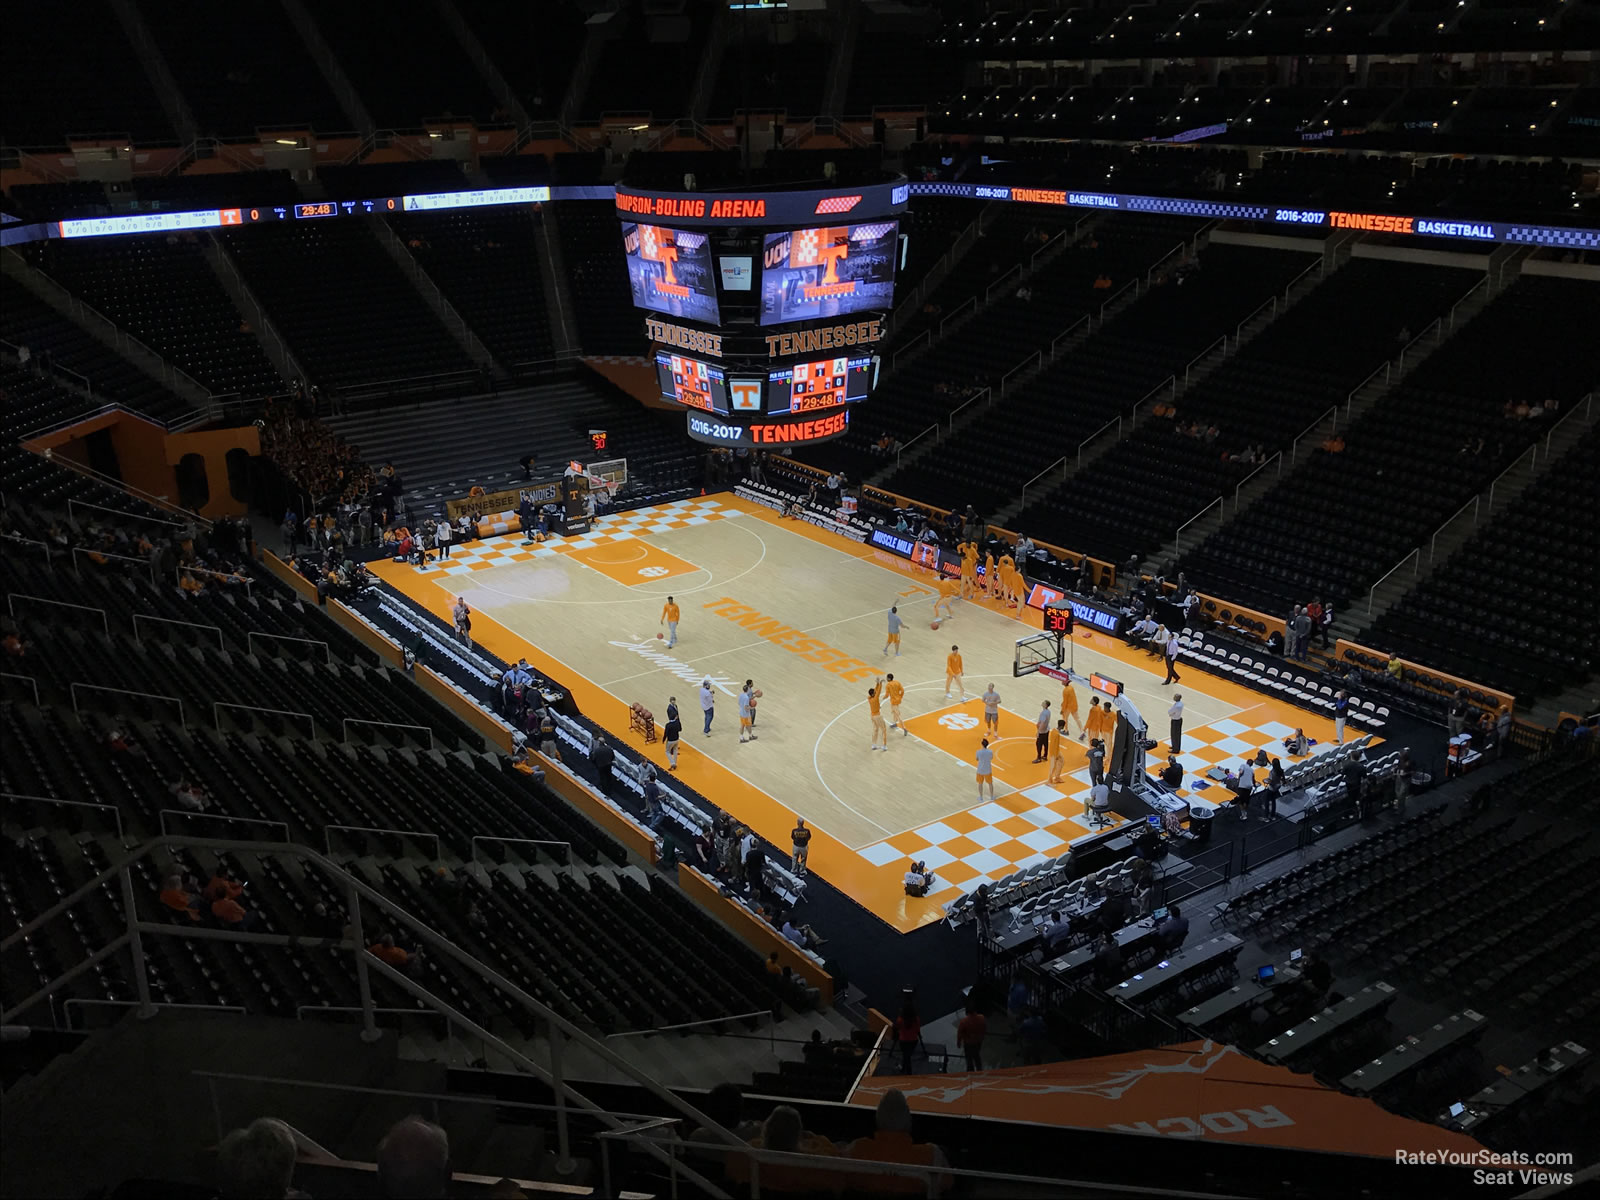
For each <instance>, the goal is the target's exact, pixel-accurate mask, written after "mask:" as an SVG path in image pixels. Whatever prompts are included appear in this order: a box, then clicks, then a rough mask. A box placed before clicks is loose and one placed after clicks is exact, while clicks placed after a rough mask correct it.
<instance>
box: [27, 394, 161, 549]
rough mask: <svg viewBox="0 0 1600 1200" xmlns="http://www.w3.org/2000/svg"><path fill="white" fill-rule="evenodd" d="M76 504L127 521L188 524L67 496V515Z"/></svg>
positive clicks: (135, 414)
mask: <svg viewBox="0 0 1600 1200" xmlns="http://www.w3.org/2000/svg"><path fill="white" fill-rule="evenodd" d="M120 406H122V405H114V408H120ZM125 411H126V410H125ZM134 416H138V413H134ZM70 424H74V426H75V424H80V421H74V422H70ZM51 461H54V459H51ZM107 478H109V475H107ZM74 504H75V506H77V507H80V509H99V510H101V512H109V514H110V515H114V517H115V518H117V520H125V522H152V523H155V525H174V526H176V528H179V530H181V528H184V525H187V522H170V520H166V518H165V517H150V515H147V514H142V512H125V510H123V509H109V507H106V506H104V504H96V502H94V501H80V499H77V498H67V515H69V517H70V515H72V506H74Z"/></svg>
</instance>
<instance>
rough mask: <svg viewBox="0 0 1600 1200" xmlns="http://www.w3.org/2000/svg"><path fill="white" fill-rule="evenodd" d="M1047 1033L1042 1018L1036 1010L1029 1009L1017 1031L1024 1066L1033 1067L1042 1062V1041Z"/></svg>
mask: <svg viewBox="0 0 1600 1200" xmlns="http://www.w3.org/2000/svg"><path fill="white" fill-rule="evenodd" d="M1047 1032H1048V1031H1047V1030H1046V1028H1045V1023H1044V1016H1043V1015H1042V1014H1041V1013H1040V1012H1039V1010H1038V1009H1037V1008H1030V1009H1029V1010H1028V1015H1027V1016H1026V1017H1024V1018H1023V1019H1022V1024H1021V1025H1020V1026H1019V1027H1018V1029H1017V1033H1018V1034H1019V1035H1020V1036H1021V1038H1022V1063H1023V1065H1024V1066H1028V1067H1033V1066H1037V1065H1038V1064H1040V1063H1042V1062H1043V1061H1044V1041H1045V1035H1046V1033H1047Z"/></svg>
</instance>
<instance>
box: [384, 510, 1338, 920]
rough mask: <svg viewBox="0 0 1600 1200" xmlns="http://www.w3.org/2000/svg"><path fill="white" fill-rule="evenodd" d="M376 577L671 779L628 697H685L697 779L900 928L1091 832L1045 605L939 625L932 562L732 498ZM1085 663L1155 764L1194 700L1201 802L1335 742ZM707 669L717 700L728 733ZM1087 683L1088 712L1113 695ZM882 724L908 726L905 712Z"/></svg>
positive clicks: (1111, 664)
mask: <svg viewBox="0 0 1600 1200" xmlns="http://www.w3.org/2000/svg"><path fill="white" fill-rule="evenodd" d="M370 566H371V568H372V570H373V571H374V572H375V573H376V574H377V575H378V576H380V577H381V578H382V579H383V580H384V581H385V582H387V583H389V584H391V585H393V586H394V587H396V588H398V589H399V590H401V591H403V592H405V593H406V594H407V595H409V596H410V597H412V598H413V599H415V600H417V601H419V602H421V603H423V604H425V605H426V606H427V607H428V608H429V609H430V610H431V611H433V612H435V613H437V614H438V615H439V616H441V617H445V618H447V617H448V613H449V610H450V608H451V606H452V604H453V603H454V601H455V597H456V596H458V595H461V596H465V597H466V600H467V603H468V604H470V605H471V606H472V608H473V610H474V619H473V636H474V639H475V640H476V641H477V642H479V643H480V644H482V645H484V646H485V647H487V648H488V649H489V650H491V651H492V652H494V653H495V654H497V655H499V656H500V657H501V658H503V659H506V660H508V661H513V662H514V661H515V660H516V659H517V658H519V657H526V658H527V659H528V661H529V663H530V664H532V665H534V666H535V667H537V668H538V669H539V670H541V671H543V672H545V673H547V674H549V675H550V676H552V677H554V678H555V679H557V680H559V681H560V682H562V683H563V684H564V685H565V686H567V687H568V688H570V690H571V691H572V693H573V695H574V698H575V699H576V701H577V703H578V706H579V708H580V709H581V710H582V712H583V713H584V715H585V716H587V717H588V718H589V719H591V720H593V721H595V722H597V723H599V724H600V725H602V726H604V727H605V728H606V729H607V730H609V731H610V732H611V733H612V734H613V735H614V736H615V737H616V738H617V740H619V741H621V742H624V743H626V744H627V745H629V746H630V747H632V748H633V749H634V750H635V751H639V752H641V753H643V754H644V755H645V756H646V757H648V758H650V759H651V760H652V761H654V762H655V763H656V764H657V767H658V770H659V771H660V772H661V773H662V774H663V775H664V776H665V774H666V771H667V767H666V757H665V754H664V753H663V751H662V749H661V745H660V743H659V742H657V743H655V744H653V745H650V746H645V745H643V743H642V739H641V737H640V735H638V734H630V733H629V721H628V714H629V706H630V705H631V704H633V703H635V702H637V703H640V704H643V705H644V706H645V707H646V708H648V709H650V710H651V711H652V712H653V713H655V715H656V720H657V722H658V724H659V722H661V721H662V720H664V714H665V712H666V708H667V701H668V698H669V697H673V696H675V697H677V701H678V706H679V709H680V710H681V712H682V716H683V724H684V733H683V741H682V753H681V754H680V756H679V763H680V766H679V770H678V774H679V775H680V776H681V777H682V779H683V780H684V782H685V783H686V784H688V785H689V786H691V787H693V788H695V789H696V790H698V791H699V792H701V793H702V794H703V795H705V796H706V797H707V798H709V799H710V800H712V801H713V802H714V803H716V804H718V805H719V806H720V807H722V808H723V809H725V810H726V811H727V812H729V813H731V814H732V815H733V816H734V817H736V818H737V819H739V820H741V821H743V822H745V823H747V824H748V825H750V827H751V828H752V829H754V830H755V831H756V832H757V833H759V834H760V835H761V836H762V837H764V838H765V839H767V840H768V841H769V842H771V843H772V844H773V845H775V846H777V847H779V848H780V849H783V850H787V848H788V846H789V831H790V829H792V828H793V827H794V822H795V817H796V816H797V815H799V816H803V817H804V818H805V819H806V822H807V824H809V825H811V826H812V827H813V829H814V830H815V836H814V837H813V839H812V844H811V858H810V867H811V870H812V871H813V872H815V873H817V874H819V875H821V876H822V877H823V878H825V879H827V880H828V881H829V882H830V883H832V884H834V886H836V887H838V888H839V889H840V890H841V891H843V892H844V893H845V894H847V895H849V896H850V897H852V898H853V899H854V900H856V901H857V902H858V903H860V904H861V905H862V906H863V907H864V908H866V909H867V910H868V911H870V912H872V913H874V914H875V915H877V916H878V917H880V918H881V919H883V920H884V921H886V922H888V923H889V924H891V925H893V926H895V927H896V928H897V929H900V930H902V931H910V930H912V929H915V928H917V927H918V926H920V925H922V924H925V923H927V922H929V921H934V920H938V919H939V918H940V917H941V915H942V909H943V906H944V904H945V903H946V902H948V901H949V900H951V899H953V898H955V897H956V896H958V895H960V894H961V893H962V892H967V891H971V890H972V889H974V888H976V887H977V886H978V885H979V884H980V883H983V882H985V881H986V880H988V881H992V880H996V879H999V878H1001V877H1002V876H1004V875H1006V874H1008V873H1009V872H1011V871H1014V870H1016V869H1017V868H1018V867H1019V866H1026V865H1029V864H1031V863H1033V862H1038V861H1041V860H1042V859H1044V858H1046V857H1053V856H1055V855H1058V854H1061V853H1063V852H1064V851H1065V849H1066V848H1067V846H1068V845H1069V844H1070V843H1071V842H1072V841H1074V840H1075V839H1077V838H1080V837H1083V836H1085V835H1087V834H1088V833H1089V832H1091V830H1090V826H1089V823H1088V821H1087V820H1086V819H1085V816H1084V795H1085V794H1086V793H1087V791H1088V788H1089V782H1088V772H1087V769H1086V767H1085V743H1084V742H1082V741H1079V740H1078V738H1077V735H1076V726H1074V727H1073V732H1072V736H1071V737H1070V739H1069V740H1064V741H1063V746H1064V747H1065V749H1066V775H1065V778H1064V780H1063V782H1060V783H1057V784H1050V783H1048V782H1047V777H1048V769H1049V768H1048V764H1046V763H1035V762H1034V761H1033V758H1034V754H1033V749H1034V721H1035V718H1036V717H1037V716H1038V714H1039V711H1040V706H1041V704H1042V703H1043V702H1044V701H1049V702H1050V706H1051V712H1052V714H1056V713H1058V712H1059V710H1060V707H1061V701H1062V694H1061V686H1060V685H1059V684H1058V683H1056V682H1055V681H1053V680H1051V679H1049V678H1047V677H1045V676H1044V675H1028V676H1024V677H1022V678H1015V677H1013V674H1012V664H1013V661H1014V659H1015V656H1016V642H1017V640H1018V639H1019V638H1023V637H1027V636H1029V635H1030V634H1034V633H1037V632H1038V628H1039V624H1038V621H1039V614H1038V613H1037V612H1035V611H1034V610H1031V609H1025V610H1024V611H1023V613H1022V615H1021V616H1020V617H1019V615H1018V614H1017V613H1016V611H1015V610H1010V611H1003V610H1002V609H1001V607H1000V605H999V604H998V603H997V602H994V601H989V600H986V599H978V600H958V601H956V602H955V615H954V617H953V618H952V619H948V620H946V621H944V622H943V624H942V626H941V628H939V629H938V630H933V629H930V627H929V626H930V622H931V621H932V619H933V599H934V596H935V591H934V587H933V583H932V577H931V575H930V573H929V572H927V571H926V570H924V569H922V568H918V567H915V566H913V565H912V564H911V563H910V562H909V561H907V560H905V559H901V558H898V557H896V556H893V555H890V554H888V553H886V552H883V551H879V550H874V549H872V548H871V547H868V546H862V545H857V544H855V543H852V542H850V541H848V540H846V539H844V538H842V537H839V536H837V535H834V534H832V533H828V532H826V531H823V530H820V529H818V528H816V527H814V526H811V525H807V524H804V523H802V522H798V521H792V520H786V519H784V518H782V517H780V516H779V515H778V514H777V513H775V512H773V511H771V510H769V509H767V508H764V507H762V506H760V505H757V504H754V503H750V502H747V501H744V500H742V499H740V498H738V497H735V496H733V495H731V494H728V493H723V494H720V495H717V496H707V497H700V498H697V499H690V500H683V501H679V502H677V503H673V504H668V505H662V506H658V507H652V508H645V509H636V510H633V511H630V512H625V513H618V514H615V515H613V516H606V517H601V518H599V520H597V521H596V522H595V525H594V527H593V529H592V530H591V532H589V533H587V534H585V535H583V536H581V537H576V538H569V539H563V538H559V537H552V538H551V539H550V540H549V541H547V542H546V543H544V544H542V545H526V544H524V543H523V542H522V539H521V537H520V535H518V534H515V533H513V534H506V535H502V536H499V537H493V538H489V539H487V540H485V541H481V542H473V543H470V544H467V545H464V546H457V547H455V548H454V549H453V550H452V553H451V557H450V558H449V559H448V560H444V561H442V562H439V563H436V564H434V565H431V566H430V567H429V568H428V569H427V570H426V571H419V570H418V569H417V568H416V567H414V566H411V565H409V564H404V563H395V562H392V561H388V560H382V561H377V562H374V563H372V564H370ZM669 595H670V596H672V597H674V599H675V600H676V602H677V604H678V605H679V607H680V609H681V612H682V617H681V621H680V624H679V627H678V643H677V645H676V646H672V647H670V648H669V647H668V645H667V642H666V641H665V640H662V639H660V638H658V636H657V635H658V634H662V633H664V632H665V627H664V626H663V625H662V624H661V623H660V622H661V610H662V605H663V604H664V603H665V601H666V597H667V596H669ZM891 605H898V606H899V609H900V615H901V616H902V617H903V618H904V619H905V628H904V629H903V631H902V646H901V648H900V649H901V653H900V655H899V656H898V657H896V656H895V655H894V654H893V653H892V652H891V653H890V654H889V655H887V656H885V654H884V653H883V651H884V643H885V641H886V632H887V613H888V610H889V607H890V606H891ZM952 645H958V646H960V653H961V656H962V659H963V662H964V666H965V668H966V676H965V681H964V682H965V684H966V691H967V699H966V700H965V701H963V700H961V698H960V696H959V694H957V695H956V696H953V697H951V698H949V699H946V697H945V690H944V689H945V656H946V655H947V654H948V653H949V651H950V648H951V646H952ZM1069 654H1070V655H1071V657H1070V658H1069V659H1068V665H1070V666H1072V667H1073V669H1074V670H1075V671H1076V673H1078V674H1080V675H1088V674H1089V673H1090V672H1091V671H1098V672H1100V673H1102V674H1104V675H1107V676H1110V677H1112V678H1115V679H1117V680H1119V681H1121V682H1122V683H1123V685H1124V687H1125V689H1126V690H1125V694H1126V695H1127V696H1128V698H1129V699H1131V700H1132V701H1133V703H1134V704H1135V705H1136V706H1137V707H1138V709H1139V711H1140V712H1141V713H1142V714H1143V715H1144V717H1145V719H1146V721H1147V722H1148V724H1149V729H1150V735H1151V736H1152V737H1153V738H1155V739H1156V740H1157V741H1158V743H1159V745H1158V746H1157V748H1156V749H1155V750H1153V751H1152V752H1151V754H1150V761H1151V764H1152V765H1156V766H1159V765H1160V764H1161V763H1163V762H1164V761H1165V758H1166V755H1167V754H1168V753H1169V751H1170V747H1169V746H1168V744H1167V736H1168V721H1167V709H1168V706H1169V705H1170V704H1171V702H1172V693H1173V692H1174V691H1177V692H1181V693H1182V695H1183V699H1184V707H1185V713H1184V734H1183V751H1182V753H1181V755H1180V761H1182V762H1183V764H1184V766H1185V768H1186V771H1187V772H1188V774H1187V775H1186V779H1185V785H1186V786H1185V790H1186V791H1187V792H1189V795H1190V800H1191V803H1197V804H1209V803H1211V802H1210V800H1208V799H1207V793H1208V792H1209V793H1210V794H1211V795H1213V796H1216V795H1225V794H1226V793H1225V791H1224V789H1222V788H1221V787H1220V786H1219V785H1216V784H1214V783H1210V782H1209V781H1206V780H1204V779H1202V778H1200V776H1201V774H1202V773H1203V772H1204V771H1206V770H1208V769H1209V768H1210V767H1212V766H1215V765H1217V764H1219V763H1237V762H1238V761H1239V760H1240V758H1241V757H1243V756H1245V755H1251V754H1254V753H1255V751H1256V750H1257V749H1258V748H1260V747H1263V746H1265V747H1266V748H1267V750H1268V753H1269V754H1271V753H1278V752H1279V750H1280V749H1281V748H1280V747H1278V744H1277V743H1278V740H1279V739H1281V738H1282V737H1284V736H1286V735H1287V734H1289V733H1291V732H1293V729H1294V728H1295V727H1296V726H1303V727H1304V728H1305V731H1306V733H1307V735H1308V736H1310V737H1312V738H1314V739H1316V740H1318V742H1319V743H1321V747H1319V748H1326V746H1327V743H1329V742H1330V741H1331V739H1332V736H1333V727H1332V721H1331V720H1324V719H1322V718H1319V717H1317V716H1314V715H1313V714H1311V713H1308V712H1306V711H1304V710H1302V709H1299V708H1295V707H1293V706H1291V705H1288V704H1285V703H1281V702H1277V701H1274V700H1273V699H1271V698H1269V697H1264V696H1262V695H1260V694H1259V693H1256V692H1253V691H1250V690H1248V689H1246V688H1243V687H1240V686H1237V685H1235V684H1233V683H1231V682H1230V681H1228V680H1224V679H1219V678H1216V677H1214V676H1209V675H1204V674H1202V673H1201V672H1200V671H1198V670H1190V671H1188V672H1186V673H1185V675H1184V678H1183V680H1182V681H1181V682H1180V683H1178V684H1175V685H1172V686H1163V685H1162V683H1161V679H1162V674H1163V673H1162V670H1161V666H1160V663H1159V661H1158V660H1156V659H1154V658H1152V657H1150V656H1148V655H1146V654H1145V653H1144V652H1143V651H1140V650H1136V649H1133V648H1131V647H1128V646H1126V645H1125V644H1123V643H1122V642H1121V641H1120V640H1115V639H1112V638H1110V637H1107V636H1106V635H1104V634H1100V633H1086V632H1084V631H1081V630H1080V632H1079V633H1078V636H1077V637H1076V638H1075V639H1074V640H1073V645H1072V647H1071V649H1070V651H1069ZM889 672H893V673H894V675H895V678H896V679H898V680H899V681H901V682H902V683H903V684H904V685H905V689H906V695H905V703H904V705H903V707H902V715H903V717H904V718H905V720H904V729H903V731H902V730H901V729H891V730H890V731H889V743H888V749H887V751H886V752H884V751H875V750H871V749H870V748H869V743H870V738H871V721H870V717H869V715H868V713H869V710H868V702H867V690H868V689H869V688H870V687H872V686H873V683H874V681H875V680H876V679H877V678H878V677H879V676H881V675H885V674H887V673H889ZM702 679H710V680H711V683H712V686H713V689H714V691H715V695H716V705H715V716H714V719H713V723H712V728H711V733H710V735H709V736H707V735H705V734H704V733H703V732H702V719H701V711H700V702H699V699H698V692H699V685H700V681H701V680H702ZM747 679H750V680H753V681H754V683H755V686H756V687H757V688H759V689H761V690H762V692H763V693H764V694H763V697H762V699H761V700H760V702H759V705H758V707H757V710H756V711H757V717H756V728H755V733H756V735H757V737H756V740H755V741H753V742H749V743H746V744H742V745H741V744H740V742H739V720H738V715H739V714H738V702H737V697H738V693H739V690H740V688H741V686H742V685H743V683H744V681H745V680H747ZM991 682H993V683H994V685H995V687H996V689H997V690H998V691H999V693H1000V696H1001V722H1000V732H999V737H998V738H997V739H996V740H995V741H994V748H995V750H996V755H995V770H994V798H993V799H992V800H990V799H989V798H988V797H987V795H985V796H984V797H983V798H981V799H980V798H979V796H978V790H977V784H976V782H975V774H976V768H975V765H974V759H973V755H974V753H975V752H976V751H977V749H978V747H979V744H980V739H981V737H982V735H983V728H982V727H983V705H982V702H981V701H980V700H979V696H980V694H981V693H982V692H983V690H984V688H985V687H986V686H987V685H988V684H989V683H991ZM1075 690H1076V691H1077V693H1078V702H1079V710H1080V715H1083V714H1084V713H1087V711H1088V707H1089V702H1090V699H1091V697H1092V696H1093V695H1094V693H1092V692H1091V691H1090V690H1089V689H1088V688H1087V687H1083V686H1079V687H1077V688H1076V689H1075ZM883 715H884V719H885V720H886V721H888V720H890V719H891V718H890V715H889V706H888V704H887V703H885V704H884V706H883ZM1052 719H1054V718H1053V717H1052ZM1285 757H1286V756H1285ZM1286 765H1287V761H1286ZM912 858H917V859H921V860H924V861H925V862H926V864H927V866H928V868H929V869H931V870H932V871H933V872H934V873H935V876H936V878H935V880H934V884H933V889H932V891H931V892H930V894H929V895H928V896H927V897H925V898H920V899H919V898H913V897H908V896H906V895H905V894H904V889H903V887H902V884H901V878H902V876H903V875H904V873H905V871H906V868H907V866H908V864H909V861H910V860H911V859H912Z"/></svg>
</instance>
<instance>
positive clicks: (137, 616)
mask: <svg viewBox="0 0 1600 1200" xmlns="http://www.w3.org/2000/svg"><path fill="white" fill-rule="evenodd" d="M140 621H157V622H159V623H160V624H162V625H182V626H183V627H184V628H185V629H209V630H211V632H212V633H214V634H216V635H217V649H218V650H221V649H222V630H221V628H220V627H218V626H216V625H201V624H200V623H198V622H196V621H176V620H174V619H173V618H171V617H152V616H151V615H150V614H149V613H134V614H133V640H134V641H136V642H139V643H141V644H142V643H143V642H144V639H143V638H142V637H140V636H139V622H140Z"/></svg>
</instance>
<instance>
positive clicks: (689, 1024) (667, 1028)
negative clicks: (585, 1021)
mask: <svg viewBox="0 0 1600 1200" xmlns="http://www.w3.org/2000/svg"><path fill="white" fill-rule="evenodd" d="M751 1017H766V1018H767V1019H768V1020H772V1019H773V1017H772V1010H771V1009H770V1008H758V1009H756V1010H755V1011H754V1012H747V1013H735V1014H734V1015H732V1016H728V1017H707V1018H706V1019H705V1020H703V1021H684V1022H683V1023H682V1024H679V1025H657V1026H656V1027H655V1028H654V1029H625V1030H623V1031H622V1032H621V1033H608V1034H606V1041H608V1042H614V1041H617V1040H619V1039H621V1038H632V1037H649V1036H650V1035H651V1034H652V1033H676V1032H678V1031H680V1030H684V1029H698V1028H700V1027H701V1026H702V1025H726V1024H727V1023H728V1022H729V1021H745V1020H749V1019H750V1018H751Z"/></svg>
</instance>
